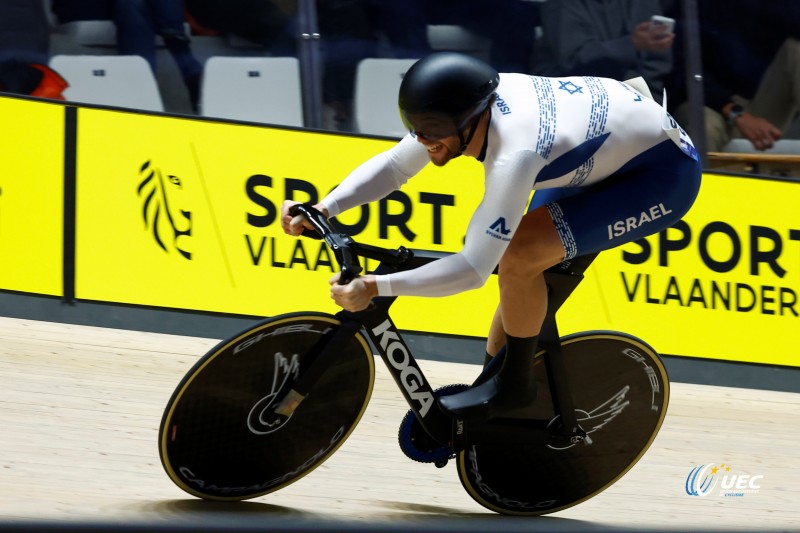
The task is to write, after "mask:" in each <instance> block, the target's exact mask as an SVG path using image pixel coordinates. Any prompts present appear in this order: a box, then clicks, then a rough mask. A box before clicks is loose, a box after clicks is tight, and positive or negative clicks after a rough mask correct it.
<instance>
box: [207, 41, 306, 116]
mask: <svg viewBox="0 0 800 533" xmlns="http://www.w3.org/2000/svg"><path fill="white" fill-rule="evenodd" d="M200 101H201V103H200V109H201V112H202V114H203V116H206V117H216V118H227V119H232V120H246V121H250V122H263V123H266V124H279V125H284V126H295V127H302V126H303V98H302V91H301V89H300V62H299V61H298V60H297V59H296V58H294V57H211V58H209V59H208V61H206V64H205V67H204V71H203V86H202V90H201V97H200Z"/></svg>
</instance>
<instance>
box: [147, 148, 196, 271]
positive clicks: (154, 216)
mask: <svg viewBox="0 0 800 533" xmlns="http://www.w3.org/2000/svg"><path fill="white" fill-rule="evenodd" d="M150 163H151V162H150V161H149V160H148V161H147V162H145V163H144V164H143V165H142V168H141V169H139V175H140V176H142V178H143V179H142V181H141V182H140V183H139V188H138V189H137V192H138V193H139V196H141V197H143V198H144V204H143V206H142V218H143V219H144V223H145V227H149V228H150V231H151V232H152V233H153V238H154V239H155V241H156V243H157V244H158V245H159V246H160V247H161V248H162V249H163V250H164V251H165V252H169V250H168V249H167V245H166V244H164V239H162V238H161V231H162V228H163V226H164V225H165V224H166V225H167V230H166V231H167V232H170V231H171V233H172V242H171V243H169V244H170V245H171V246H172V247H173V248H174V249H175V250H177V251H178V253H180V254H181V255H182V256H183V257H185V258H186V259H189V260H191V259H192V254H191V252H188V251H186V250H184V249H182V248H181V247H180V246H179V244H178V239H179V238H180V237H182V236H187V237H188V236H191V235H192V213H191V211H184V210H179V211H178V212H179V213H180V215H181V216H182V217H183V218H184V220H185V222H186V224H185V225H184V226H185V229H180V228H179V227H178V226H179V224H177V223H176V221H175V218H176V217H173V214H172V210H171V209H170V207H169V197H168V194H167V185H166V183H165V180H164V174H163V173H162V172H161V170H159V169H157V168H154V167H152V166H151V165H150ZM167 179H168V180H169V183H170V184H171V185H173V186H175V187H177V188H178V189H182V188H183V183H182V182H181V179H180V178H179V177H178V176H173V175H167Z"/></svg>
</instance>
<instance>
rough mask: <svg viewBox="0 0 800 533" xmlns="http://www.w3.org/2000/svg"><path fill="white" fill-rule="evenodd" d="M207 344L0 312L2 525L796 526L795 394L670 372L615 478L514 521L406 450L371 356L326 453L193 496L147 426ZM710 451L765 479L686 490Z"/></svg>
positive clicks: (448, 370)
mask: <svg viewBox="0 0 800 533" xmlns="http://www.w3.org/2000/svg"><path fill="white" fill-rule="evenodd" d="M215 343H216V340H214V339H202V338H189V337H180V336H172V335H164V334H153V333H142V332H130V331H121V330H113V329H104V328H95V327H86V326H75V325H67V324H57V323H48V322H38V321H33V320H21V319H11V318H0V383H1V384H2V386H1V387H0V452H2V464H1V468H0V529H4V528H12V529H13V528H16V527H19V526H21V525H26V524H28V525H29V526H30V525H35V524H39V525H40V526H42V525H44V526H47V527H51V526H54V525H56V526H58V525H60V526H64V525H67V526H68V525H69V524H84V523H94V524H95V525H96V524H98V523H100V524H106V526H107V527H106V526H104V527H103V528H101V529H102V530H107V531H112V530H113V528H112V527H111V524H114V525H115V526H116V527H117V528H119V527H123V526H124V525H125V524H128V525H131V524H141V525H143V526H144V525H147V524H149V526H148V527H150V529H151V530H152V529H153V527H154V525H155V526H157V525H158V524H162V525H163V524H175V523H177V524H192V523H195V522H196V523H200V522H203V523H205V524H206V525H207V524H209V523H217V524H221V525H222V527H223V529H227V530H235V529H236V525H237V524H238V525H241V524H243V523H244V524H258V527H259V528H264V529H263V530H267V529H268V528H269V527H270V524H273V525H275V528H276V529H274V530H290V529H291V528H290V524H291V525H292V526H291V527H294V528H297V527H298V524H306V525H309V530H311V529H316V530H317V531H319V530H323V529H326V528H329V527H331V525H333V526H332V527H334V528H336V527H340V528H341V530H342V531H354V530H368V529H371V528H379V529H384V530H386V528H389V529H391V528H395V530H414V529H418V530H426V531H431V530H434V529H437V528H439V529H438V530H442V531H444V530H447V531H476V530H480V529H481V528H484V529H485V530H487V531H501V530H508V531H514V530H525V531H541V530H548V531H566V530H575V531H597V530H601V529H607V530H612V529H614V530H618V529H628V530H631V529H644V530H650V529H672V530H680V531H687V530H720V531H729V530H759V531H764V530H770V531H772V530H800V510H799V509H800V452H799V451H798V450H800V445H799V444H798V443H800V394H792V393H781V392H765V391H760V390H750V389H732V388H722V387H711V386H698V385H688V384H682V383H674V384H673V387H672V396H671V404H670V410H669V413H668V415H667V418H666V421H665V423H664V426H663V428H662V431H661V433H660V435H659V437H658V438H657V439H656V441H655V443H654V444H653V446H652V447H651V449H650V451H649V452H648V453H647V454H646V455H645V457H644V458H643V459H642V460H641V461H640V462H639V463H638V464H637V466H636V467H634V469H632V470H631V471H630V472H629V473H628V474H627V475H626V476H625V477H623V478H622V479H621V480H620V481H619V482H618V483H617V484H616V485H614V486H612V487H611V488H609V489H608V490H606V491H605V492H603V493H601V494H599V495H598V496H596V497H595V498H593V499H591V500H589V501H587V502H584V503H583V504H581V505H579V506H576V507H573V508H571V509H568V510H565V511H562V512H559V513H555V514H553V515H549V516H547V517H541V518H524V519H520V518H513V517H501V516H498V515H494V514H493V513H491V512H489V511H487V510H486V509H484V508H483V507H481V506H479V505H478V504H476V503H475V502H473V500H472V499H471V498H470V497H469V496H468V495H467V493H466V492H465V491H464V490H463V489H462V487H461V485H460V482H459V481H458V478H457V474H456V471H455V465H454V464H453V463H452V462H451V463H450V464H449V465H448V466H447V467H446V468H444V469H441V470H439V469H436V468H434V467H433V466H431V465H423V464H419V463H414V462H412V461H410V460H408V459H406V458H405V456H404V455H403V454H402V452H401V451H400V449H399V448H398V446H397V444H396V435H397V427H398V424H399V421H400V419H401V417H402V416H403V414H404V413H405V411H406V406H405V404H404V403H403V400H402V398H401V396H400V395H399V393H398V392H397V390H396V389H395V385H394V383H393V382H392V381H391V379H390V378H389V377H388V375H387V373H386V372H385V369H384V367H383V364H382V362H380V361H377V365H376V367H377V369H378V377H377V381H376V387H375V391H374V393H373V399H372V402H371V404H370V406H369V408H368V410H367V412H366V414H365V415H364V418H363V419H362V421H361V423H360V425H359V426H358V428H357V429H356V431H355V432H354V433H353V435H352V436H351V437H350V439H349V440H348V441H347V442H346V443H345V445H344V446H343V447H342V448H341V449H340V450H339V452H337V453H336V454H335V455H334V456H333V457H332V458H331V459H330V460H329V461H328V462H327V463H325V464H324V465H322V466H321V467H320V468H318V469H317V470H315V471H314V472H312V473H311V474H309V475H308V476H306V477H305V478H303V479H302V480H300V481H299V482H297V483H296V484H294V485H291V486H289V487H287V488H285V489H283V490H282V491H279V492H277V493H274V494H271V495H267V496H265V497H262V498H258V499H255V500H251V501H249V502H237V503H212V502H204V501H201V500H197V499H194V498H193V497H191V496H189V495H187V494H185V493H184V492H182V491H181V490H180V489H178V488H177V487H176V486H174V485H173V484H172V482H171V481H170V480H169V479H168V478H167V476H166V475H165V473H164V471H163V470H162V467H161V464H160V462H159V458H158V446H157V430H158V425H159V421H160V418H161V414H162V409H163V407H164V405H165V403H166V401H167V400H168V398H169V396H170V394H171V393H172V391H173V389H174V387H175V386H176V385H177V383H178V381H179V380H180V378H181V377H182V375H183V374H184V372H185V371H186V370H187V369H188V368H189V367H190V366H191V364H192V363H193V362H194V361H195V360H196V359H197V358H198V357H199V356H200V355H202V354H203V353H204V352H205V351H206V350H207V349H208V348H210V347H211V346H213V345H214V344H215ZM421 364H422V365H423V367H424V368H425V370H426V373H427V374H428V376H429V378H430V379H431V381H432V382H434V384H435V385H437V386H438V385H443V384H446V383H457V382H465V381H470V380H471V379H472V377H474V375H475V374H476V373H477V367H476V366H474V365H466V364H453V363H440V362H432V361H422V362H421ZM707 463H725V464H728V465H733V466H734V467H735V468H736V469H737V471H739V472H746V473H747V474H749V475H752V476H756V475H760V476H763V478H759V479H760V481H759V487H760V488H759V489H758V491H757V492H755V493H748V494H745V495H744V496H743V497H729V498H726V497H723V496H721V495H716V496H715V495H713V494H712V495H709V496H707V497H695V496H690V495H688V494H687V493H686V491H685V481H686V478H687V476H688V474H689V472H690V471H691V469H692V468H694V467H695V466H698V465H703V464H707ZM310 524H315V526H314V527H311V526H310ZM337 524H338V526H337ZM31 530H36V528H35V527H34V529H31ZM187 530H189V529H187Z"/></svg>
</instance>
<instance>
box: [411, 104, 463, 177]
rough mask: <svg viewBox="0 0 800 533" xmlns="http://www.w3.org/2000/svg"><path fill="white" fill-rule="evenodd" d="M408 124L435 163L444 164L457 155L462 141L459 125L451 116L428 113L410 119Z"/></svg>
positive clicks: (413, 134)
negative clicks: (456, 124) (455, 123)
mask: <svg viewBox="0 0 800 533" xmlns="http://www.w3.org/2000/svg"><path fill="white" fill-rule="evenodd" d="M408 118H409V119H414V118H416V117H408ZM407 125H408V126H410V133H411V135H412V136H413V137H414V138H416V139H417V141H418V142H419V143H420V144H422V145H423V146H425V148H426V149H427V150H428V157H430V159H431V162H432V163H433V164H434V165H437V166H442V165H444V164H446V163H447V162H448V161H450V160H451V159H453V158H454V157H455V156H456V153H457V152H458V148H459V146H460V144H461V141H460V140H459V137H458V130H457V127H456V126H455V125H454V124H453V123H452V121H451V120H450V119H449V118H445V117H437V116H432V115H427V116H424V117H420V118H417V119H416V120H409V122H408V124H407Z"/></svg>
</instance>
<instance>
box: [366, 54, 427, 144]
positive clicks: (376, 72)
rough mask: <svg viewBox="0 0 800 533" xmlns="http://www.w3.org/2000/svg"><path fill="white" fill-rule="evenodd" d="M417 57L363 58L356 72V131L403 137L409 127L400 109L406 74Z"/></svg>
mask: <svg viewBox="0 0 800 533" xmlns="http://www.w3.org/2000/svg"><path fill="white" fill-rule="evenodd" d="M416 61H417V60H416V59H372V58H370V59H363V60H361V61H360V62H359V64H358V69H357V71H356V88H355V96H354V111H355V112H354V115H355V126H356V131H358V132H359V133H366V134H369V135H384V136H387V137H403V136H404V135H405V134H406V133H408V130H407V129H406V127H405V126H403V122H402V121H401V120H400V113H399V112H398V110H397V93H398V91H399V89H400V83H401V82H402V81H403V76H405V74H406V72H407V71H408V69H409V68H411V65H413V64H414V63H416Z"/></svg>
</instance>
